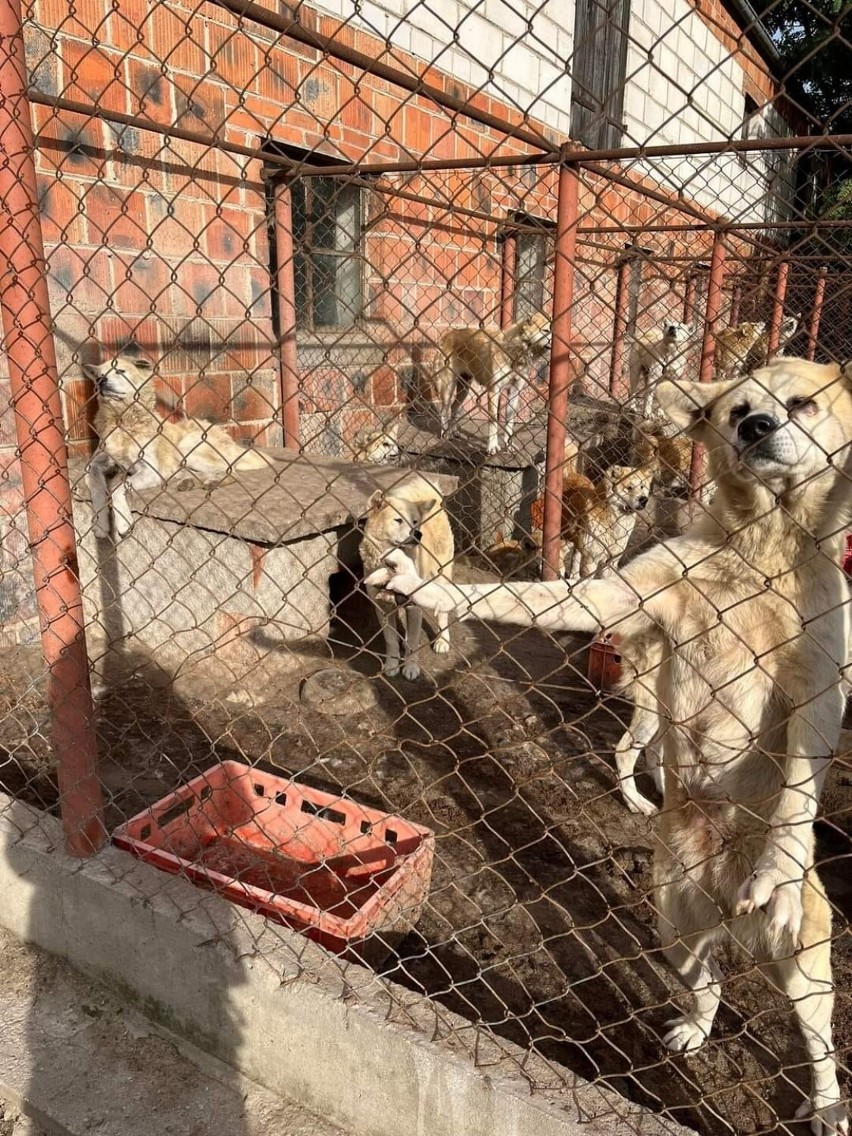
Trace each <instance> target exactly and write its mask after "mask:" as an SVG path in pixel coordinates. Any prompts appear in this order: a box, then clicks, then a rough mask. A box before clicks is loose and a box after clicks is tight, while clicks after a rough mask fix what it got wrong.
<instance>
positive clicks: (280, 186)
mask: <svg viewBox="0 0 852 1136" xmlns="http://www.w3.org/2000/svg"><path fill="white" fill-rule="evenodd" d="M275 256H276V261H275V263H276V269H277V275H276V285H277V292H278V334H279V352H280V363H279V366H280V378H279V382H280V386H281V424H282V426H283V428H284V445H285V446H286V447H287V449H288V450H298V449H299V445H300V441H299V366H298V359H297V356H296V277H295V273H294V271H293V195H292V193H291V191H290V185H289V183H288V182H287V181H285V180H283V179H282V180H281V181H279V182H278V183H277V184H276V186H275Z"/></svg>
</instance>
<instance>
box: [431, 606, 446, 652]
mask: <svg viewBox="0 0 852 1136" xmlns="http://www.w3.org/2000/svg"><path fill="white" fill-rule="evenodd" d="M435 622H436V623H437V624H438V634H437V635H436V636H435V640H434V642H433V643H432V650H433V651H434V652H435V654H436V655H446V654H448V653H449V650H450V617H449V616H448V615H447V613H446V612H445V611H439V612H438V614H437V615H436V616H435Z"/></svg>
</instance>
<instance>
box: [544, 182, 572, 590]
mask: <svg viewBox="0 0 852 1136" xmlns="http://www.w3.org/2000/svg"><path fill="white" fill-rule="evenodd" d="M579 185H580V179H579V175H578V173H577V170H576V169H575V168H574V167H573V166H566V165H563V166H561V167H560V170H559V191H558V192H559V198H558V206H557V211H556V242H555V264H554V277H553V339H552V343H551V348H550V383H549V389H548V403H547V458H546V465H545V478H544V519H543V523H542V550H541V554H542V579H543V580H555V579H557V578H558V577H559V575H560V567H561V565H560V545H561V541H560V530H561V528H562V480H563V474H564V468H565V426H566V419H567V416H568V394H569V391H570V387H571V379H572V377H573V366H572V359H571V350H572V348H571V317H572V313H571V305H572V303H573V300H574V261H575V255H576V248H577V223H578V205H579Z"/></svg>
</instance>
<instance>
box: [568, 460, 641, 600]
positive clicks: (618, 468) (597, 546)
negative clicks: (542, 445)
mask: <svg viewBox="0 0 852 1136" xmlns="http://www.w3.org/2000/svg"><path fill="white" fill-rule="evenodd" d="M652 480H653V470H652V469H651V468H649V467H647V466H646V467H644V468H642V469H635V468H634V467H633V466H626V465H615V466H613V467H612V468H611V469H608V470H607V471H606V473H605V474H604V475H603V477H602V478H601V480H600V481H599V482H598V484H597V485H594V484H593V483H592V482H591V481H590V480H589V479H588V477H584V476H583V475H582V474H579V473H568V474H566V475H565V479H564V482H563V490H562V539H563V540H565V541H566V542H568V544H569V545H570V548H569V549H568V551H567V553H566V556H565V575H566V577H567V578H568V579H570V580H577V579H585V578H586V577H587V576H599V575H601V574H603V573H604V572H607V573H609V572H612V571H613V570H614V568H615V566H616V565H617V564H618V562H619V560H620V559H621V557H622V556H623V555H624V553H625V550H626V549H627V545H628V543H629V541H630V537H631V536H632V535H633V529H634V528H635V526H636V515H637V513H639V512H641V510H642V509H644V508H645V506H646V505H647V504H648V498H649V497H650V494H651V482H652Z"/></svg>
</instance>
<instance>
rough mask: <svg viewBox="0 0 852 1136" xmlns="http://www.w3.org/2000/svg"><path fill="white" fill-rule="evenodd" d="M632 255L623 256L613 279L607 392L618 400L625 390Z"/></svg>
mask: <svg viewBox="0 0 852 1136" xmlns="http://www.w3.org/2000/svg"><path fill="white" fill-rule="evenodd" d="M632 264H633V257H632V255H631V254H630V253H627V255H626V256H623V257H622V258H621V260H620V261H619V265H618V276H617V277H616V281H615V315H614V317H613V327H612V356H611V357H610V362H609V393H610V395H611V397H612V398H613V399H615V400H616V401H618V399H620V398H622V397H623V396H624V395H625V394H626V393H627V392H626V391H625V389H624V345H625V340H626V338H627V325H628V323H629V321H630V313H629V310H628V308H629V304H630V267H631V265H632Z"/></svg>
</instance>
